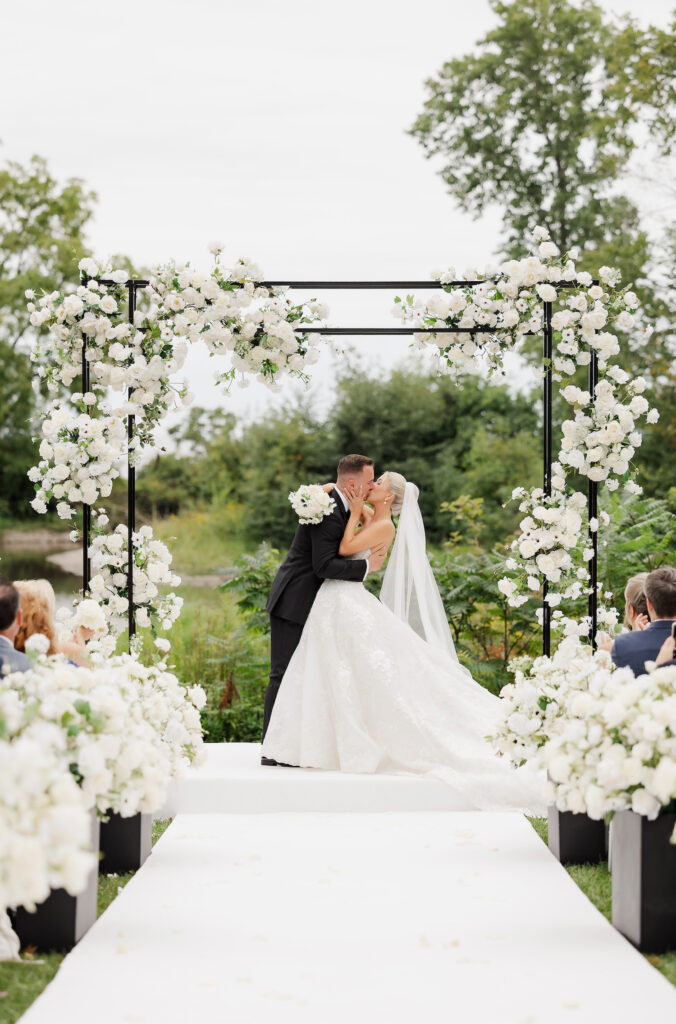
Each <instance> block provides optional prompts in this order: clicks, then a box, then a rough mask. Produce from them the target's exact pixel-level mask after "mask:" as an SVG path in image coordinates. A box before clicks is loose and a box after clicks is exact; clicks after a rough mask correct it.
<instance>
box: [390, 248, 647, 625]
mask: <svg viewBox="0 0 676 1024" xmlns="http://www.w3.org/2000/svg"><path fill="white" fill-rule="evenodd" d="M534 242H535V246H536V251H535V252H534V254H533V255H532V256H529V257H527V258H525V259H522V260H509V261H507V262H506V263H503V264H502V265H501V267H500V268H499V270H494V269H492V268H486V271H485V277H486V278H487V280H480V279H481V278H482V277H483V276H484V275H481V274H480V273H479V272H478V271H476V270H474V269H470V270H468V271H466V274H467V277H468V279H470V280H479V283H478V284H473V285H464V286H458V285H454V284H452V282H453V280H455V271H454V270H453V268H449V269H448V270H447V271H444V272H441V271H433V277H434V278H435V279H436V280H439V281H440V282H441V284H442V286H443V290H442V291H441V292H437V293H434V294H433V295H432V296H431V298H429V299H427V300H426V301H424V302H423V301H418V300H416V299H415V297H414V296H407V297H406V299H405V300H404V301H402V300H401V298H399V297H397V298H396V299H395V310H394V312H395V315H396V316H399V317H401V318H402V319H403V320H404V321H405V322H407V323H411V324H413V325H414V326H420V327H421V328H435V327H436V328H441V327H451V328H454V329H455V330H456V331H459V332H460V333H455V334H451V335H449V334H435V333H434V331H433V330H432V331H426V332H425V333H417V334H416V335H415V336H414V337H415V338H416V340H417V341H418V343H419V344H421V345H423V346H427V345H429V344H430V342H432V343H434V344H435V345H436V347H437V350H438V352H439V355H440V357H441V358H442V360H443V361H444V362H445V364H446V366H447V368H448V372H449V373H450V374H451V376H452V377H454V378H457V377H459V376H461V375H462V374H464V373H475V374H477V373H478V374H482V375H484V376H488V377H490V376H492V375H494V374H496V373H499V372H500V371H501V370H502V362H503V356H504V353H505V352H506V351H510V350H513V349H515V348H516V347H517V346H518V345H519V344H520V343H521V341H522V340H523V338H524V337H525V336H526V335H529V334H535V333H540V332H541V331H542V329H543V326H544V305H543V304H544V303H551V304H556V305H557V307H558V308H557V309H556V310H555V311H552V313H551V325H552V330H553V366H552V377H553V379H554V380H555V381H558V382H562V385H563V386H562V388H561V394H562V396H563V398H564V399H565V400H566V401H567V402H569V403H570V404H571V405H572V406H574V409H575V412H574V416H573V418H571V419H569V420H567V421H566V422H564V424H563V428H562V430H563V438H562V442H561V450H560V453H559V462H558V463H557V464H556V465H555V466H554V467H553V481H552V495H551V497H547V498H545V496H544V494H543V491H542V489H541V488H535V489H534V490H532V491H531V493H530V495H527V494H526V492H525V491H523V489H522V488H518V489H517V491H516V492H515V495H514V496H515V497H518V498H521V499H522V500H521V504H520V509H521V511H523V512H527V513H528V514H527V515H526V517H525V518H524V519H523V520H522V524H521V533H520V534H519V536H518V537H517V538H516V540H515V541H514V542H513V544H512V557H511V558H510V559H508V560H507V563H506V568H507V570H508V573H509V575H508V576H506V577H504V578H503V579H501V580H500V582H499V588H500V591H501V592H502V593H503V594H504V595H505V596H506V597H507V599H508V601H509V603H510V604H511V605H514V606H518V605H520V604H523V603H524V602H525V601H526V600H527V599H528V596H529V595H532V594H533V593H535V592H537V591H539V590H540V589H541V585H542V580H543V579H546V580H547V581H548V582H549V583H561V584H565V586H563V585H562V587H560V588H559V591H557V592H554V591H551V592H550V593H548V595H547V600H548V602H549V603H550V604H551V605H552V606H555V605H557V604H559V603H560V601H561V599H562V598H567V599H568V598H569V599H571V600H575V599H577V598H579V597H580V596H581V595H582V593H583V592H584V591H585V588H586V586H587V582H588V579H589V574H588V571H587V568H586V563H587V562H588V561H589V559H590V558H591V557H592V555H593V550H592V548H591V546H590V544H589V543H586V544H585V543H584V540H583V536H584V533H585V532H586V530H587V526H586V524H585V522H584V516H583V514H582V513H583V510H584V506H585V500H584V497H583V496H582V495H581V494H579V493H572V494H569V493H567V488H566V471H567V468H568V467H570V469H571V470H572V471H574V472H576V473H580V474H582V475H585V476H587V477H588V478H589V479H590V480H593V481H597V482H601V481H606V485H607V486H608V488H609V489H610V490H615V489H617V487H618V486H619V482H620V479H622V478H625V477H626V475H627V474H628V473H629V471H630V464H631V459H632V457H633V455H634V452H635V450H636V448H637V447H638V446H639V445H640V444H641V433H640V431H639V429H638V427H637V423H638V420H639V419H640V418H641V417H645V419H646V421H647V422H648V423H655V422H656V421H657V418H658V414H657V411H656V410H654V409H650V407H649V403H648V402H647V400H646V399H645V398H644V397H643V395H642V392H643V391H644V390H645V388H646V386H647V385H646V382H645V381H644V380H643V378H641V377H639V378H636V379H634V380H632V379H630V376H629V374H627V373H626V372H625V371H624V370H622V369H621V368H620V367H618V366H616V365H613V364H611V362H610V361H611V359H612V358H613V356H616V355H617V354H618V353H619V351H620V343H619V340H618V338H617V335H616V334H615V333H613V331H614V330H619V331H630V330H632V329H634V328H635V326H636V323H635V321H636V317H635V313H636V310H637V307H638V304H639V303H638V298H637V296H636V294H635V293H634V292H631V291H627V290H625V291H619V290H618V285H619V280H620V274H619V271H617V270H614V269H612V268H610V267H601V269H600V271H599V278H600V282H601V283H600V284H594V283H593V280H592V277H591V274H589V273H587V272H586V271H582V272H581V271H578V270H577V267H576V265H575V261H576V259H577V258H578V253H577V251H575V250H572V251H571V252H569V253H566V254H565V255H564V256H561V255H560V254H559V252H558V249H557V248H556V246H555V245H554V244H553V242H552V241H551V239H550V237H549V233H548V231H547V230H546V229H545V228H536V229H535V232H534ZM488 278H492V279H488ZM472 332H474V333H472ZM481 332H484V333H481ZM449 338H450V340H449ZM592 351H595V352H596V353H597V356H598V368H599V374H600V380H599V382H598V384H597V385H596V387H595V391H594V394H593V395H591V394H590V393H589V392H588V391H584V390H582V389H581V388H579V387H576V386H575V385H574V384H572V383H570V379H571V378H572V377H573V375H574V374H575V373H576V371H577V369H578V368H579V367H581V366H588V365H589V363H590V362H591V352H592ZM625 488H626V489H627V490H628V491H630V492H633V493H639V492H640V487H638V485H637V484H636V483H634V482H633V481H632V480H625ZM589 529H590V530H591V532H595V531H596V530H598V522H596V523H591V524H589Z"/></svg>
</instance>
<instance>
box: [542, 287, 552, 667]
mask: <svg viewBox="0 0 676 1024" xmlns="http://www.w3.org/2000/svg"><path fill="white" fill-rule="evenodd" d="M543 310H544V317H543V329H542V361H543V365H544V378H543V385H542V389H543V390H542V478H543V483H542V487H543V490H544V492H545V494H546V496H547V497H549V496H550V495H551V493H552V304H551V302H545V303H544V304H543ZM548 590H549V587H548V583H547V577H546V576H543V580H542V653H543V654H544V655H546V656H549V654H550V653H551V638H552V608H551V605H550V604H549V603H548V601H547V593H548Z"/></svg>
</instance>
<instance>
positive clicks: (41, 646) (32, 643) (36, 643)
mask: <svg viewBox="0 0 676 1024" xmlns="http://www.w3.org/2000/svg"><path fill="white" fill-rule="evenodd" d="M24 647H25V650H26V654H31V653H32V652H33V651H34V652H35V653H36V654H46V653H47V651H48V650H49V648H50V647H51V641H50V639H49V637H48V636H45V635H44V633H33V634H32V635H31V636H29V637H26V643H25V644H24Z"/></svg>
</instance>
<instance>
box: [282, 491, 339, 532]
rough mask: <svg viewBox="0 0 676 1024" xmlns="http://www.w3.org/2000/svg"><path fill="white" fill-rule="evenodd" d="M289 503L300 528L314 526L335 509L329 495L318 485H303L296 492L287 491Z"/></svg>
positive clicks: (334, 504)
mask: <svg viewBox="0 0 676 1024" xmlns="http://www.w3.org/2000/svg"><path fill="white" fill-rule="evenodd" d="M289 502H290V503H291V508H292V509H293V510H294V512H295V513H296V515H297V516H298V519H299V521H300V523H301V526H316V525H317V524H318V523H321V521H322V519H324V517H325V516H330V515H331V513H332V512H333V510H334V508H335V507H336V503H335V501H334V500H333V498H332V497H331V495H330V494H328V493H327V492H326V491H325V490H324V488H323V487H321V486H320V485H319V484H303V486H302V487H299V488H298V490H297V491H289Z"/></svg>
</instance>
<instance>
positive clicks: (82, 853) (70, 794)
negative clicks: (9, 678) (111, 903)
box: [0, 677, 96, 913]
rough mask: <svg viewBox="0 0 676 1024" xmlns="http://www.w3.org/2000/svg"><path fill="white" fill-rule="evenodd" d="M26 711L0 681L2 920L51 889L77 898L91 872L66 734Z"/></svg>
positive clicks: (86, 822)
mask: <svg viewBox="0 0 676 1024" xmlns="http://www.w3.org/2000/svg"><path fill="white" fill-rule="evenodd" d="M14 678H16V677H14ZM31 710H32V706H31V705H30V704H26V703H25V702H24V701H23V700H22V699H20V696H19V694H18V693H17V692H15V691H14V690H12V689H9V688H7V685H6V683H5V681H4V680H3V681H1V682H0V725H1V726H2V728H1V729H0V778H1V779H2V786H0V913H1V912H2V910H3V909H4V908H5V907H15V906H25V907H27V908H29V909H32V908H34V907H35V905H36V904H38V903H41V902H42V901H43V900H45V899H46V898H47V896H48V895H49V892H50V889H57V888H64V889H66V890H67V892H69V893H70V894H71V895H73V896H75V895H77V894H78V893H80V892H82V890H83V889H84V888H85V886H86V884H87V879H88V876H89V873H90V872H91V871H92V869H94V868H95V866H96V857H95V854H94V853H92V852H91V843H90V832H91V818H90V811H89V810H88V809H87V806H86V803H85V800H84V798H83V795H82V791H81V789H80V788H79V786H78V784H77V782H76V781H75V778H74V776H73V774H72V772H71V771H70V769H69V767H68V765H69V761H68V755H67V736H66V731H65V729H64V728H63V727H62V726H61V725H60V724H56V723H54V722H49V721H44V720H43V719H40V718H36V717H33V716H32V715H31V714H30V713H27V712H29V711H31Z"/></svg>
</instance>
